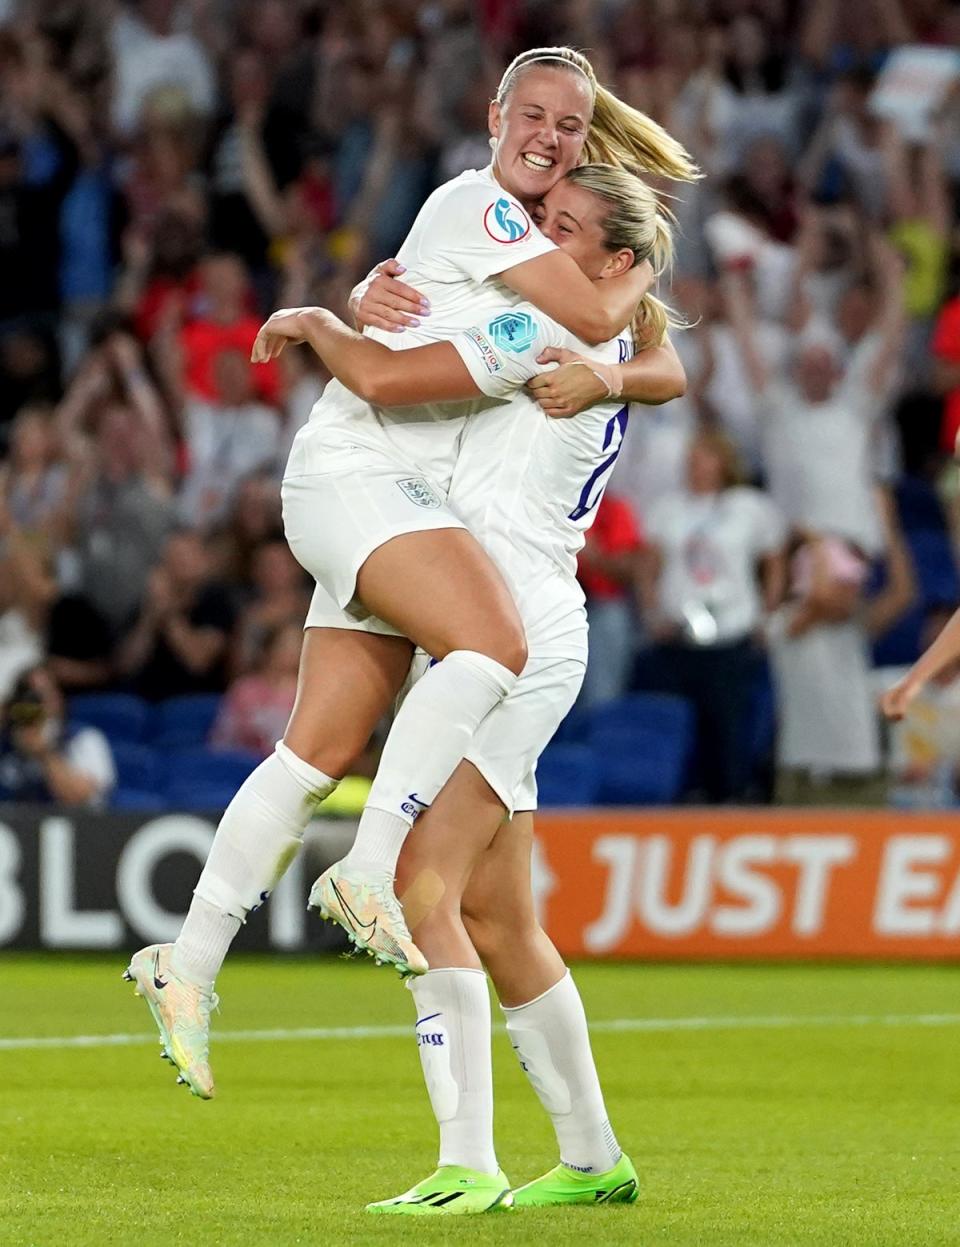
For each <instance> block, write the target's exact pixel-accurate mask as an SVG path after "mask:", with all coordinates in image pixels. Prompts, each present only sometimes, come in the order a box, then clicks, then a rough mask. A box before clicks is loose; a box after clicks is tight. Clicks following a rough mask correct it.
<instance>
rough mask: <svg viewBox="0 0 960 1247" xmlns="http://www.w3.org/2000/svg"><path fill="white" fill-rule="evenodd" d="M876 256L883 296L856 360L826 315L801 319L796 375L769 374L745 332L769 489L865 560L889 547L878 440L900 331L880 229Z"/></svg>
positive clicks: (811, 527)
mask: <svg viewBox="0 0 960 1247" xmlns="http://www.w3.org/2000/svg"><path fill="white" fill-rule="evenodd" d="M872 259H873V266H874V271H875V272H876V273H877V278H876V282H877V287H878V289H879V291H880V303H879V307H878V309H877V312H876V317H875V320H874V324H873V326H872V330H871V332H870V333H867V334H865V335H864V336H863V338H862V339H861V340H860V342H859V343H858V344H857V346H856V348H855V349H854V351H853V352H852V354H851V355H850V359H849V362H847V360H846V355H847V351H846V349H845V344H844V342H843V339H842V338H841V336H840V334H839V333H838V332H837V331H836V330H835V329H834V327H833V326H832V325H831V324H830V323H829V322H824V321H817V320H811V321H808V322H807V324H806V325H805V326H804V328H803V330H802V332H801V333H800V335H799V336H798V337H797V338H796V340H795V345H794V349H793V351H792V359H791V361H790V365H791V367H790V378H789V380H787V379H785V378H778V377H776V375H775V374H774V376H772V377H771V375H770V374H769V373H768V371H767V370H766V368H765V366H764V364H763V363H762V362H761V361H760V360H759V358H758V356H757V354H756V349H755V346H754V343H753V341H752V337H751V332H752V325H750V324H748V326H747V330H746V334H745V337H744V339H743V342H744V356H745V359H746V362H747V366H748V369H749V370H750V373H751V377H752V379H753V380H754V384H755V386H756V389H757V394H758V397H759V400H760V403H761V408H762V411H763V420H764V429H763V453H764V467H765V470H766V474H767V479H768V485H769V489H770V492H771V495H772V496H773V498H774V500H775V501H776V503H777V505H778V506H779V508H780V510H781V511H782V512H783V514H784V515H785V516H786V518H787V520H788V521H789V522H790V523H791V524H792V525H793V526H794V527H796V528H797V529H799V530H802V531H813V532H817V533H820V534H832V535H833V536H835V537H839V538H842V539H843V540H844V541H846V542H847V543H848V544H849V545H850V546H851V547H852V548H854V549H855V550H856V551H858V552H859V554H860V557H868V558H869V557H873V556H874V555H876V554H878V553H879V552H880V550H881V548H882V531H881V525H880V521H879V517H878V516H877V511H876V504H875V492H874V459H873V454H872V445H873V439H874V436H875V431H876V427H877V424H878V421H879V418H880V417H881V416H882V415H883V413H884V410H885V403H886V401H887V400H888V398H889V393H890V386H891V384H892V381H893V378H894V375H895V371H896V367H897V364H898V361H899V349H900V347H901V344H902V330H903V318H902V300H901V285H900V279H901V270H900V265H899V262H898V260H897V258H896V256H895V255H894V254H893V253H892V251H891V249H890V247H889V246H888V245H887V244H885V243H884V242H883V241H882V240H881V239H880V238H879V237H878V236H874V238H873V239H872ZM745 306H746V305H745V304H742V305H741V311H742V310H743V308H745Z"/></svg>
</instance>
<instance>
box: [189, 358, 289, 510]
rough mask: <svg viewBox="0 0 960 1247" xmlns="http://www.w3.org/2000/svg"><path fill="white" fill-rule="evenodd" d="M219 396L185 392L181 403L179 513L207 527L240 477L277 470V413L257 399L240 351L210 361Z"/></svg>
mask: <svg viewBox="0 0 960 1247" xmlns="http://www.w3.org/2000/svg"><path fill="white" fill-rule="evenodd" d="M213 379H214V385H215V387H216V391H217V394H218V396H219V397H218V398H217V399H216V400H204V399H199V398H188V399H187V400H186V402H185V403H184V407H183V435H184V449H185V452H186V460H187V464H188V465H189V466H188V468H187V471H186V473H185V474H184V478H183V483H182V485H181V490H180V497H179V499H178V510H179V513H180V519H181V521H182V522H183V523H184V524H188V525H190V526H191V527H194V528H200V529H203V530H205V531H206V530H209V529H210V528H212V527H213V526H215V525H216V524H217V523H219V522H222V520H223V519H224V517H225V516H226V514H227V512H228V511H229V509H230V505H231V503H232V501H233V497H234V494H235V493H236V490H237V487H238V485H239V484H240V482H241V481H242V480H244V479H246V478H247V477H248V476H250V475H251V474H253V473H255V472H258V471H262V470H269V471H271V472H276V471H277V459H278V457H279V451H280V433H281V428H280V416H279V413H278V412H277V411H276V410H275V409H274V408H272V407H267V406H266V405H265V404H264V403H260V402H257V400H256V398H255V395H254V378H253V368H252V367H251V364H250V359H249V357H248V356H247V355H246V354H244V353H243V352H242V351H238V350H236V349H232V348H230V349H226V350H223V351H221V352H220V353H219V354H218V355H217V356H216V357H215V359H214V361H213Z"/></svg>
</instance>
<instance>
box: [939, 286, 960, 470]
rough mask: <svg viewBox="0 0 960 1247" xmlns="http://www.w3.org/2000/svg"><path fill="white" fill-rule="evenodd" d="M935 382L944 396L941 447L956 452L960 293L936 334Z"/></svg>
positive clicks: (959, 405)
mask: <svg viewBox="0 0 960 1247" xmlns="http://www.w3.org/2000/svg"><path fill="white" fill-rule="evenodd" d="M932 350H933V359H934V372H933V375H934V383H935V385H936V388H937V390H938V391H939V392H940V393H941V394H942V395H943V423H942V424H941V426H940V446H941V449H942V450H944V451H946V453H947V454H948V455H952V454H953V453H954V452H955V450H956V446H957V434H958V433H960V296H957V297H956V298H953V299H951V300H950V302H949V303H947V304H946V306H945V307H944V308H943V310H942V311H941V313H940V316H939V317H938V319H937V327H936V329H935V330H934V334H933V343H932Z"/></svg>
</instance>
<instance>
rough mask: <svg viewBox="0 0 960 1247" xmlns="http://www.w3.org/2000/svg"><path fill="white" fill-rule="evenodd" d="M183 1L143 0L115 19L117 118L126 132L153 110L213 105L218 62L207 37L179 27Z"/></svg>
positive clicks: (192, 111) (178, 111)
mask: <svg viewBox="0 0 960 1247" xmlns="http://www.w3.org/2000/svg"><path fill="white" fill-rule="evenodd" d="M180 7H181V6H180V5H179V4H177V2H176V0H137V2H136V3H135V4H133V5H131V6H129V7H127V8H126V9H122V10H121V11H120V12H119V13H118V14H117V15H116V17H115V19H114V21H113V23H112V26H111V30H110V34H111V50H112V52H113V58H114V65H115V82H114V94H113V124H114V126H115V127H116V129H117V131H118V132H119V133H120V134H124V135H128V134H132V133H133V131H134V130H135V129H136V127H137V125H138V123H139V122H140V121H141V120H142V119H143V116H144V113H145V112H149V111H153V112H160V113H164V114H167V115H170V114H173V115H176V116H180V117H184V116H187V117H188V116H193V115H196V116H199V117H206V116H209V114H210V113H211V112H212V111H213V106H214V102H215V99H216V78H215V76H214V72H213V66H212V65H211V64H210V59H209V56H208V54H207V51H206V49H205V47H204V45H203V42H202V41H201V40H200V39H198V38H197V37H196V36H195V35H194V34H193V33H191V32H190V31H189V30H182V29H178V20H177V19H178V16H179V13H178V10H179V9H180ZM199 7H200V6H197V8H198V9H199Z"/></svg>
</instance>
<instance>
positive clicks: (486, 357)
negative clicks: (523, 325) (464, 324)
mask: <svg viewBox="0 0 960 1247" xmlns="http://www.w3.org/2000/svg"><path fill="white" fill-rule="evenodd" d="M464 333H465V334H466V336H467V337H468V338H469V339H470V341H471V342H472V343H473V345H474V346H475V347H476V348H477V350H478V351H479V352H480V356H481V358H482V359H483V363H484V367H485V368H486V370H487V372H490V373H493V372H500V370H501V369H502V368H503V364H501V362H500V357H499V356H498V355H497V352H496V351H495V350H494V349H493V347H492V346H491V345H490V341H489V339H488V338H485V337H484V336H483V334H482V333H481V332H480V330H479V329H465V330H464Z"/></svg>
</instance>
